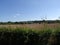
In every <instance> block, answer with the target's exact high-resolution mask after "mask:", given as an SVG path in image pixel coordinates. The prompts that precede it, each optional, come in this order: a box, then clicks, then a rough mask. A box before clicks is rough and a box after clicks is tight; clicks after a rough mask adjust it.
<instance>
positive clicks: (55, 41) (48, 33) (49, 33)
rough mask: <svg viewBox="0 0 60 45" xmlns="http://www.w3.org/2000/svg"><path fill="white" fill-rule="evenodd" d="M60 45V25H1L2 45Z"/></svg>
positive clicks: (0, 37)
mask: <svg viewBox="0 0 60 45" xmlns="http://www.w3.org/2000/svg"><path fill="white" fill-rule="evenodd" d="M5 44H6V45H60V24H59V23H51V24H46V23H42V24H38V23H37V24H5V25H2V24H1V25H0V45H5Z"/></svg>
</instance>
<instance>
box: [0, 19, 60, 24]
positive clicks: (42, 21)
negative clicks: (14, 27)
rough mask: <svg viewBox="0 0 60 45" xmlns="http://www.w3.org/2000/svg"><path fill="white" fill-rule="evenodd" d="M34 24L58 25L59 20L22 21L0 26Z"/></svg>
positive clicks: (9, 22)
mask: <svg viewBox="0 0 60 45" xmlns="http://www.w3.org/2000/svg"><path fill="white" fill-rule="evenodd" d="M34 23H39V24H41V23H48V24H50V23H60V20H41V21H22V22H11V21H8V22H0V24H34Z"/></svg>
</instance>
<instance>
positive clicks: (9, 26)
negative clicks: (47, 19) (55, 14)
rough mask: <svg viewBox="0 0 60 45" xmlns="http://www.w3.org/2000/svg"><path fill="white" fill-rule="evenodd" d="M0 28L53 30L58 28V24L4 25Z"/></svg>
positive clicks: (59, 24) (59, 25)
mask: <svg viewBox="0 0 60 45" xmlns="http://www.w3.org/2000/svg"><path fill="white" fill-rule="evenodd" d="M1 27H6V28H13V29H14V28H30V29H36V30H40V29H44V28H50V29H55V28H59V27H60V23H53V24H44V23H43V24H38V23H37V24H5V25H0V28H1Z"/></svg>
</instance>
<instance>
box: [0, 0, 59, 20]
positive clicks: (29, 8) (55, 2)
mask: <svg viewBox="0 0 60 45" xmlns="http://www.w3.org/2000/svg"><path fill="white" fill-rule="evenodd" d="M59 16H60V0H0V21H27V20H41V18H43V19H44V18H45V17H47V19H48V20H50V19H52V20H54V19H58V17H59Z"/></svg>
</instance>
